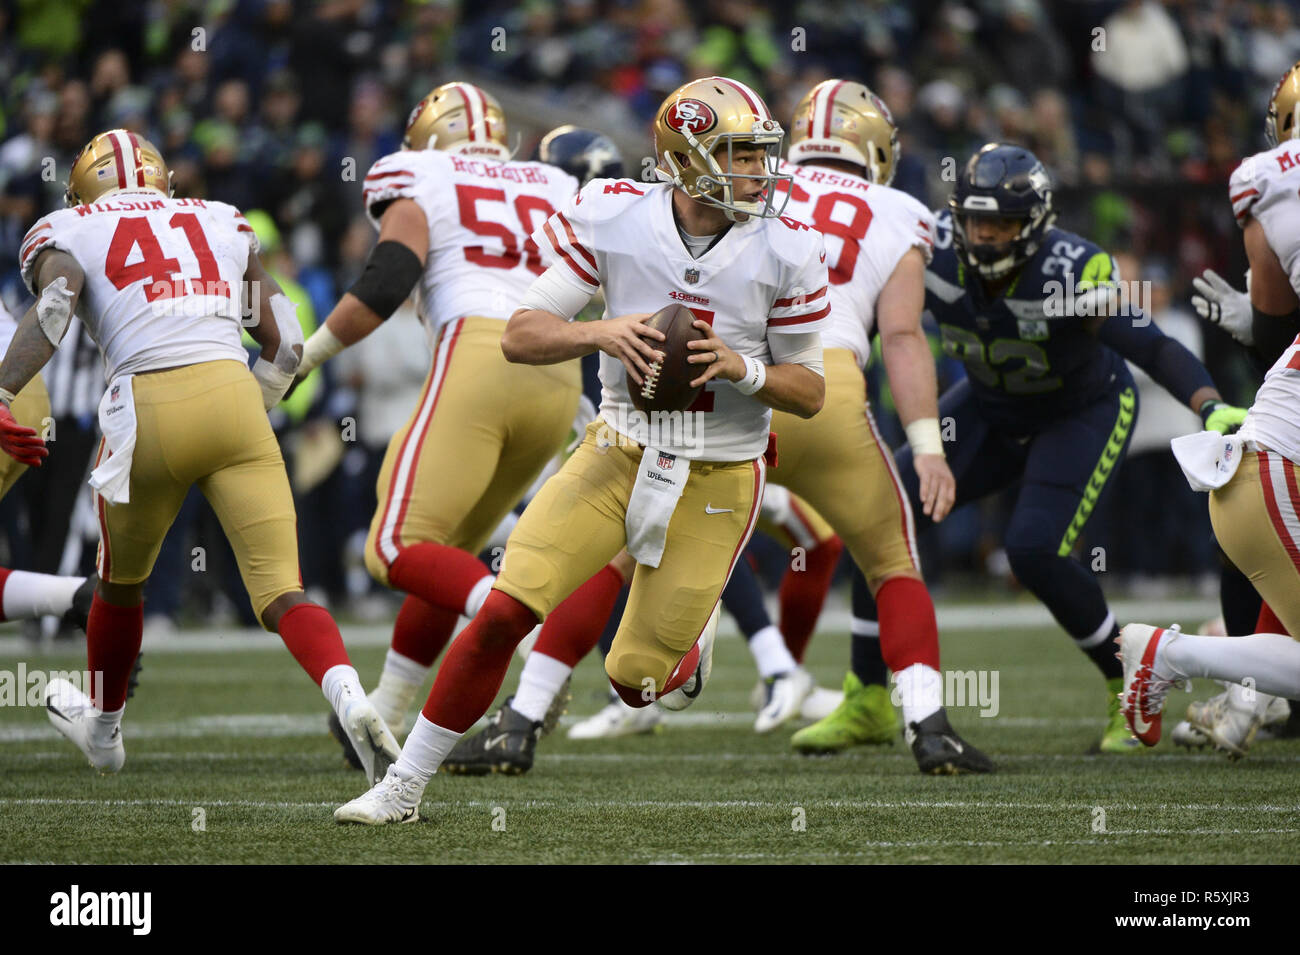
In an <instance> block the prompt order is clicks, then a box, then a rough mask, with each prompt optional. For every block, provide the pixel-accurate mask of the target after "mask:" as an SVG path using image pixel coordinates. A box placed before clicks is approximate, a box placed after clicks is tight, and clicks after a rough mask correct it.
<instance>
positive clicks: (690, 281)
mask: <svg viewBox="0 0 1300 955" xmlns="http://www.w3.org/2000/svg"><path fill="white" fill-rule="evenodd" d="M699 280H700V270H699V269H687V270H686V284H687V285H694V284H695V283H696V282H698V281H699Z"/></svg>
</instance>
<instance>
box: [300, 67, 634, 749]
mask: <svg viewBox="0 0 1300 955" xmlns="http://www.w3.org/2000/svg"><path fill="white" fill-rule="evenodd" d="M363 189H364V198H365V206H366V214H367V215H368V216H369V217H370V220H371V222H372V223H374V225H375V226H376V228H377V229H378V230H379V241H378V243H377V244H376V246H375V248H374V250H373V251H372V252H371V255H370V258H369V260H368V262H367V264H366V268H365V271H364V272H363V274H362V276H361V278H360V279H359V280H358V281H357V283H356V284H355V285H354V286H353V287H352V288H351V289H350V290H349V291H348V293H347V294H345V295H344V296H343V297H342V299H341V300H340V301H339V303H338V305H336V306H335V308H334V310H333V311H332V312H331V313H330V315H329V317H328V318H326V320H325V322H324V324H322V325H321V327H320V328H319V329H318V330H317V331H316V332H315V333H313V334H312V336H311V338H309V339H308V340H307V343H306V347H305V349H304V353H303V361H302V366H301V367H300V369H299V376H300V377H301V376H302V375H303V374H305V373H306V372H309V371H311V370H312V369H313V368H315V367H316V366H317V365H319V364H320V363H321V362H322V361H324V360H326V359H327V358H329V357H330V356H331V355H333V354H335V353H337V352H338V351H339V350H341V349H342V348H344V347H345V346H347V345H349V344H352V343H353V342H356V341H358V340H360V339H361V338H363V337H364V336H365V335H368V334H369V333H370V332H372V331H374V330H375V329H376V328H378V327H379V325H380V323H381V322H383V321H384V320H386V319H387V318H388V317H389V316H390V315H391V314H392V313H393V312H394V311H395V310H396V309H397V306H398V305H400V304H401V303H402V302H403V301H404V300H405V299H406V297H407V296H408V295H409V294H410V293H411V292H412V291H413V290H414V291H415V293H416V301H417V312H418V314H419V316H420V319H421V321H422V322H423V323H424V325H425V328H426V330H427V332H428V335H429V339H430V344H431V350H432V352H433V362H432V365H431V367H430V369H429V376H428V379H427V381H426V382H425V387H424V391H423V392H422V394H421V395H420V401H419V403H418V404H417V406H416V407H415V409H414V410H413V411H412V413H411V418H410V420H409V421H408V423H407V424H406V425H405V426H404V427H403V428H402V429H401V430H399V431H398V432H397V434H395V435H394V436H393V438H392V440H391V442H390V443H389V446H388V452H387V454H386V455H385V457H384V463H383V467H382V469H381V471H380V475H379V480H378V484H377V488H376V490H377V492H378V498H379V505H378V508H377V509H376V511H375V516H374V519H373V521H372V522H371V526H370V533H369V536H368V538H367V541H366V550H365V560H366V567H367V569H369V571H370V573H371V575H372V576H374V577H375V579H376V580H378V581H379V582H380V583H383V584H385V585H386V586H389V587H392V588H394V589H397V590H401V591H404V592H405V593H406V594H407V598H406V600H405V601H404V602H403V604H402V609H401V611H400V612H399V614H398V617H397V621H396V623H395V624H394V627H393V639H392V645H391V647H390V650H389V653H388V656H387V658H386V660H385V663H384V669H383V673H382V674H381V676H380V679H379V685H378V687H377V688H376V689H375V690H374V691H373V692H372V693H371V701H372V702H373V703H374V704H375V706H376V707H377V708H378V709H379V712H380V713H381V714H382V715H383V716H384V718H385V719H386V720H388V721H389V722H390V723H392V724H393V725H394V726H396V727H400V725H401V724H402V722H403V720H404V719H405V715H406V712H407V710H408V709H409V707H410V705H411V703H412V702H413V701H414V699H415V694H416V693H417V692H418V691H419V689H420V686H421V685H422V684H423V682H424V679H425V677H426V676H427V675H428V672H429V670H430V668H431V667H432V665H433V662H434V661H435V660H436V659H437V657H438V654H440V653H441V652H442V649H443V648H444V647H445V646H446V644H447V641H448V640H450V639H451V635H452V632H453V630H454V628H455V625H456V621H457V620H458V619H459V617H460V615H461V614H464V615H466V616H469V617H472V616H474V614H475V613H476V612H477V610H478V608H479V606H481V604H482V602H483V600H484V599H485V598H486V597H487V594H488V591H489V589H490V588H491V586H492V582H493V580H494V579H495V578H494V575H493V573H492V571H491V570H490V569H489V568H488V567H487V566H485V565H484V564H483V563H482V562H481V561H480V560H479V559H478V557H477V555H478V553H479V552H480V551H481V550H482V548H483V547H484V545H485V544H486V542H487V541H488V539H489V538H490V536H491V534H492V532H493V530H494V529H495V528H496V527H497V525H498V524H500V523H501V520H502V519H503V518H504V517H505V516H506V515H507V514H509V513H510V511H511V509H512V508H513V507H514V506H515V505H516V504H517V503H518V502H519V500H520V498H521V497H523V495H524V493H525V492H526V491H527V490H528V488H529V486H530V485H531V484H532V483H533V481H534V479H535V478H536V477H537V475H538V474H539V473H540V472H541V470H542V469H543V468H544V467H545V466H546V463H547V462H548V461H549V460H550V459H551V457H552V456H553V455H554V454H555V453H556V452H557V451H558V450H560V449H561V448H562V447H563V446H564V445H565V443H566V441H567V440H568V436H569V431H570V427H571V425H572V423H573V419H574V413H575V411H576V410H577V407H578V399H579V397H580V395H581V393H582V382H581V374H580V370H579V367H578V363H577V362H563V363H558V364H552V365H546V366H537V367H534V366H521V365H512V364H511V363H509V362H508V361H507V360H506V358H505V356H504V355H502V353H501V335H502V332H503V331H504V330H505V327H506V320H507V319H509V318H510V314H511V312H513V311H514V309H515V308H516V306H517V305H518V303H519V301H520V299H521V298H522V297H523V294H524V292H525V291H526V290H527V288H528V286H529V285H530V284H531V283H532V281H533V280H534V279H535V278H537V276H539V275H540V274H542V273H543V272H544V271H545V267H544V266H543V265H542V258H541V251H540V249H539V248H538V246H537V243H536V242H535V241H534V240H533V239H532V238H530V235H531V234H532V232H533V230H534V229H536V228H537V227H538V226H539V225H541V224H542V223H544V222H546V221H547V219H548V218H549V217H550V216H551V215H552V213H554V212H555V210H556V209H559V208H562V207H563V206H564V205H565V204H566V203H567V202H568V201H569V200H570V199H572V197H573V195H574V194H575V193H576V192H577V190H578V181H577V180H576V179H575V178H574V177H573V176H571V175H569V174H568V173H566V172H565V171H564V170H562V169H560V168H558V167H556V166H552V165H549V164H547V163H542V162H515V161H512V160H511V158H510V152H509V149H508V148H507V147H506V120H505V116H504V114H503V113H502V111H501V107H500V106H499V105H498V104H497V102H496V100H495V99H493V98H492V97H491V96H490V95H488V94H487V93H486V92H485V91H483V90H482V89H480V88H479V87H477V86H474V85H473V84H470V83H447V84H445V85H443V86H439V87H438V88H437V89H435V90H433V91H432V92H431V93H429V95H428V96H427V97H425V98H424V99H423V100H421V101H420V103H419V104H417V105H416V107H415V108H414V109H413V110H412V111H411V114H410V118H409V119H408V121H407V127H406V135H405V139H404V141H403V148H402V149H401V150H400V151H398V152H395V153H392V154H391V155H388V156H385V157H383V158H382V159H380V160H378V161H377V162H376V163H375V164H374V166H373V167H372V168H371V169H370V172H369V173H368V174H367V175H366V178H365V182H364V186H363ZM611 573H612V574H614V575H615V576H617V572H616V571H611ZM588 576H591V575H588ZM607 578H608V575H605V576H604V577H602V578H601V580H600V581H598V582H597V583H596V584H594V585H593V586H596V587H598V588H606V586H607V585H606V579H607ZM617 585H621V577H618V580H617ZM615 593H617V586H615ZM611 600H612V598H611ZM335 735H338V733H337V729H336V730H335Z"/></svg>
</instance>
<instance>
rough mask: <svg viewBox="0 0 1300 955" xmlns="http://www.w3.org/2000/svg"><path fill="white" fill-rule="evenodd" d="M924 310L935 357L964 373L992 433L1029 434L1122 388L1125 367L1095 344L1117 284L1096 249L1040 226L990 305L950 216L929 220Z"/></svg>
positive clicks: (1112, 267)
mask: <svg viewBox="0 0 1300 955" xmlns="http://www.w3.org/2000/svg"><path fill="white" fill-rule="evenodd" d="M935 226H936V228H935V242H934V245H935V250H934V259H933V261H931V263H930V267H929V268H928V269H927V270H926V273H925V307H926V311H928V312H929V313H930V314H931V315H932V316H933V318H934V319H935V321H936V322H937V323H938V325H939V330H940V333H941V334H942V336H943V349H944V351H945V352H946V353H947V354H949V355H951V356H952V357H954V358H956V359H957V360H959V361H961V362H962V363H963V364H964V365H965V366H966V374H967V375H968V376H969V378H970V382H971V390H972V392H973V393H974V395H975V399H976V401H977V402H978V403H979V409H980V413H981V415H982V416H983V417H984V418H985V419H986V420H988V421H989V422H990V423H991V424H993V425H994V426H995V427H996V428H998V429H999V430H1001V431H1005V432H1008V433H1011V434H1014V435H1016V436H1023V435H1028V434H1033V433H1034V432H1036V431H1039V430H1041V429H1042V428H1044V427H1046V426H1047V425H1048V424H1050V423H1051V422H1053V421H1056V420H1059V419H1060V418H1062V417H1065V416H1067V415H1070V414H1072V413H1074V412H1075V411H1078V410H1079V409H1081V408H1084V407H1086V406H1087V405H1089V404H1091V403H1092V402H1094V401H1096V400H1097V399H1098V398H1100V397H1101V396H1102V395H1104V394H1105V393H1106V392H1108V391H1109V390H1111V389H1112V388H1114V387H1116V386H1118V385H1119V384H1120V383H1121V382H1125V383H1126V382H1128V381H1129V379H1130V377H1131V376H1130V375H1129V373H1128V369H1127V368H1126V367H1125V365H1124V360H1123V359H1122V358H1120V356H1119V355H1118V354H1116V353H1115V352H1114V351H1112V350H1111V349H1110V348H1108V347H1106V346H1105V345H1103V344H1102V343H1101V342H1100V341H1098V340H1097V337H1096V336H1095V335H1094V334H1092V333H1091V332H1089V331H1088V328H1087V325H1088V324H1089V323H1090V322H1095V321H1096V318H1095V316H1096V314H1097V313H1098V312H1099V311H1101V310H1102V309H1101V308H1100V306H1099V302H1100V301H1102V300H1104V297H1105V292H1104V291H1103V292H1102V293H1101V294H1100V295H1098V292H1097V290H1098V289H1102V290H1104V289H1106V288H1107V287H1109V286H1111V285H1112V284H1114V283H1117V282H1118V281H1119V270H1118V267H1117V266H1116V265H1115V262H1114V260H1113V259H1112V258H1111V257H1110V256H1109V255H1108V254H1107V253H1105V252H1103V251H1102V250H1101V249H1100V248H1099V247H1098V246H1097V245H1095V244H1093V243H1092V242H1089V241H1088V240H1087V239H1084V238H1082V237H1081V236H1078V235H1075V234H1074V233H1072V232H1066V231H1065V230H1063V229H1056V228H1053V229H1049V230H1048V231H1047V234H1046V236H1045V237H1044V238H1043V242H1042V245H1041V246H1039V249H1038V251H1037V252H1036V253H1034V255H1033V257H1032V258H1030V259H1029V261H1028V262H1026V263H1025V264H1024V265H1023V266H1022V267H1021V269H1020V272H1019V273H1018V274H1017V275H1016V277H1015V278H1014V279H1013V280H1012V282H1011V284H1010V285H1009V286H1008V287H1007V289H1006V291H1005V292H1003V294H1002V295H1000V296H997V297H992V298H990V297H989V296H987V295H986V294H985V292H984V288H983V286H982V285H981V284H980V280H979V276H977V275H974V274H972V273H971V272H970V270H968V269H966V268H965V266H964V265H963V264H962V262H961V261H960V259H959V258H958V256H957V253H956V251H955V250H954V248H953V242H952V218H951V214H950V213H949V212H948V211H947V210H944V211H942V212H939V213H937V214H936V216H935Z"/></svg>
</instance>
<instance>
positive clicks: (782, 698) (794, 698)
mask: <svg viewBox="0 0 1300 955" xmlns="http://www.w3.org/2000/svg"><path fill="white" fill-rule="evenodd" d="M815 685H816V683H815V682H814V680H813V678H812V674H811V673H809V672H808V671H807V670H805V669H804V668H803V667H801V666H796V667H795V668H794V669H793V670H788V671H787V672H785V673H778V674H777V675H776V676H774V677H773V678H772V681H771V682H770V683H768V684H767V690H768V697H767V705H766V706H764V707H763V708H762V709H761V710H759V712H758V719H756V720H754V732H755V733H770V732H771V731H772V730H774V729H776V728H777V727H778V726H781V725H782V724H784V723H788V722H789V721H790V720H792V719H794V718H795V717H796V716H798V715H799V709H800V707H802V706H803V701H804V700H806V699H807V698H808V694H809V693H811V692H812V691H813V687H814V686H815Z"/></svg>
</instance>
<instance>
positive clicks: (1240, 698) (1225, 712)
mask: <svg viewBox="0 0 1300 955" xmlns="http://www.w3.org/2000/svg"><path fill="white" fill-rule="evenodd" d="M1273 700H1274V697H1271V696H1267V695H1266V694H1263V693H1258V694H1257V693H1255V692H1253V691H1248V690H1246V689H1245V688H1244V687H1240V686H1236V687H1229V688H1228V689H1227V690H1226V691H1225V692H1223V693H1220V694H1219V695H1218V696H1215V697H1211V698H1210V699H1208V700H1205V701H1204V702H1201V703H1191V704H1189V705H1188V707H1187V722H1188V723H1189V724H1191V726H1192V727H1193V728H1194V729H1196V730H1198V731H1199V732H1200V733H1201V735H1203V736H1204V737H1205V739H1206V741H1207V742H1209V743H1211V744H1213V746H1214V748H1215V749H1217V750H1219V751H1220V752H1224V753H1227V754H1228V758H1229V759H1232V760H1237V759H1241V757H1243V756H1245V755H1246V751H1247V750H1248V749H1250V744H1251V743H1252V742H1254V739H1255V734H1256V733H1257V732H1258V731H1259V728H1260V726H1262V725H1263V723H1264V716H1265V714H1266V712H1267V711H1268V708H1269V706H1270V705H1271V704H1272V702H1273ZM1283 702H1285V701H1283Z"/></svg>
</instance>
